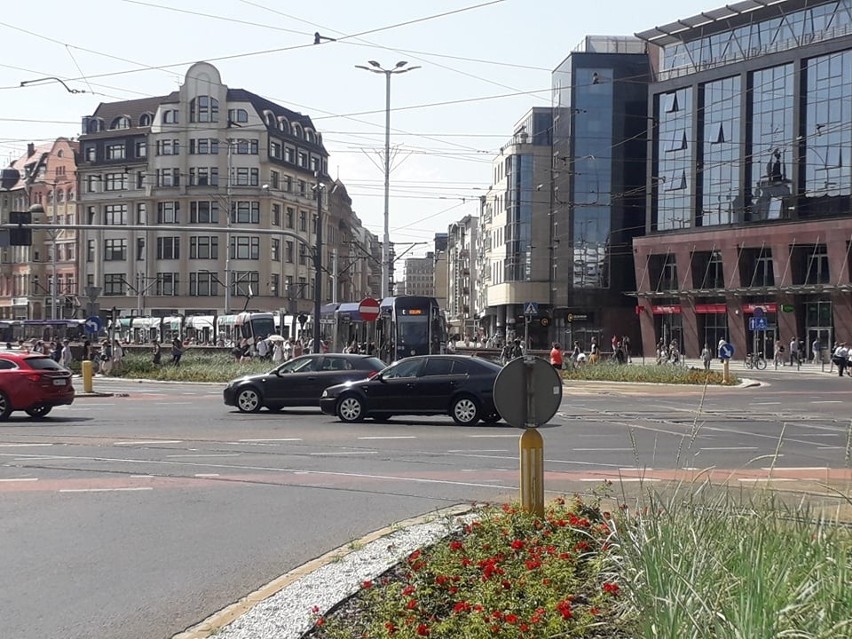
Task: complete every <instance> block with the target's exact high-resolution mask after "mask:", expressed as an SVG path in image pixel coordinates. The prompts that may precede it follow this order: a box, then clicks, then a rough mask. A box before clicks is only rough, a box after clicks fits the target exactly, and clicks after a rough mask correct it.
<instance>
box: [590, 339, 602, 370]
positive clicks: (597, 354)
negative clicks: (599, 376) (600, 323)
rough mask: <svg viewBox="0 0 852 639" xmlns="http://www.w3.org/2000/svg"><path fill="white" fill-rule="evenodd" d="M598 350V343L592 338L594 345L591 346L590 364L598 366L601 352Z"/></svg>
mask: <svg viewBox="0 0 852 639" xmlns="http://www.w3.org/2000/svg"><path fill="white" fill-rule="evenodd" d="M599 350H600V349H599V348H598V343H597V341H595V338H594V337H593V338H592V344H591V346H589V364H597V362H598V358H599V357H600V352H599Z"/></svg>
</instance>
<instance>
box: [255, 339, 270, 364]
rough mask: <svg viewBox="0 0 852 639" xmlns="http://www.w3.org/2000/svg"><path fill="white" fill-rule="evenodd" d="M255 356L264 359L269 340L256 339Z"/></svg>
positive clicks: (267, 352)
mask: <svg viewBox="0 0 852 639" xmlns="http://www.w3.org/2000/svg"><path fill="white" fill-rule="evenodd" d="M256 348H257V356H258V357H259V358H260V359H266V357H267V355H269V342H267V341H266V340H265V339H262V340H258V342H257V345H256Z"/></svg>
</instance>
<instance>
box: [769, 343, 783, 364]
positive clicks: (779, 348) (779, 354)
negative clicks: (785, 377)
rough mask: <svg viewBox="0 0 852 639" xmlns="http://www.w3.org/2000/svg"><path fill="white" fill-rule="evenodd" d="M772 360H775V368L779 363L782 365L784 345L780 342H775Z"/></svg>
mask: <svg viewBox="0 0 852 639" xmlns="http://www.w3.org/2000/svg"><path fill="white" fill-rule="evenodd" d="M772 361H773V362H775V370H778V365H779V364H780V365H781V366H784V345H783V344H781V342H775V346H774V347H773V356H772Z"/></svg>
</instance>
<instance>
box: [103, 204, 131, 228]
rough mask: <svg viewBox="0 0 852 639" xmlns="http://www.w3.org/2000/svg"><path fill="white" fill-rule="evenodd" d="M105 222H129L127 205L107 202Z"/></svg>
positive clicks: (119, 223)
mask: <svg viewBox="0 0 852 639" xmlns="http://www.w3.org/2000/svg"><path fill="white" fill-rule="evenodd" d="M104 224H116V225H122V224H127V205H126V204H107V205H106V206H105V207H104Z"/></svg>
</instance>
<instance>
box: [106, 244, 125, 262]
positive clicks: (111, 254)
mask: <svg viewBox="0 0 852 639" xmlns="http://www.w3.org/2000/svg"><path fill="white" fill-rule="evenodd" d="M126 259H127V240H104V261H105V262H123V261H125V260H126Z"/></svg>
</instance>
